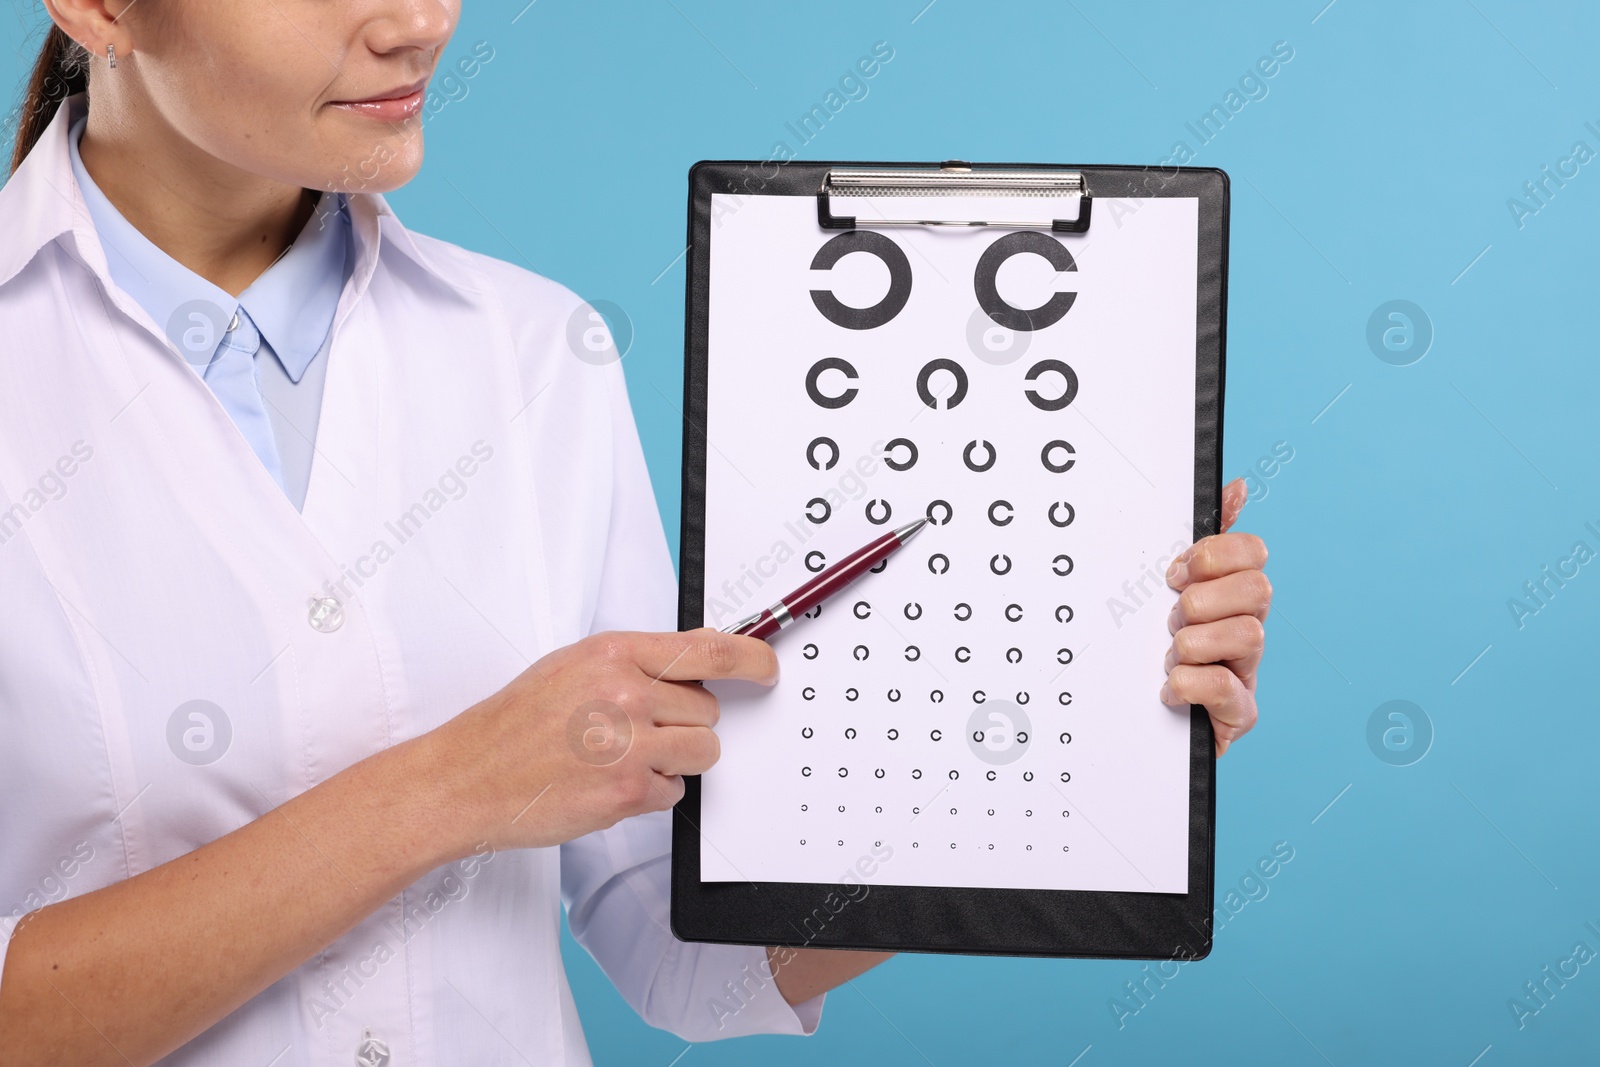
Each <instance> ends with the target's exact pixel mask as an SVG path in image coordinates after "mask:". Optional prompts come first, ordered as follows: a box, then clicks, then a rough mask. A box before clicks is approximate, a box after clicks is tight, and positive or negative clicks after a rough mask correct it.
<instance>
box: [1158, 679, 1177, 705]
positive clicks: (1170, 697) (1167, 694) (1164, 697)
mask: <svg viewBox="0 0 1600 1067" xmlns="http://www.w3.org/2000/svg"><path fill="white" fill-rule="evenodd" d="M1177 702H1178V695H1177V694H1176V693H1174V692H1173V691H1172V686H1170V685H1167V684H1166V683H1165V682H1163V683H1162V684H1161V703H1163V704H1176V703H1177Z"/></svg>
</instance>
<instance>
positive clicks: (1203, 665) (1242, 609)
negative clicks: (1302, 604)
mask: <svg viewBox="0 0 1600 1067" xmlns="http://www.w3.org/2000/svg"><path fill="white" fill-rule="evenodd" d="M1246 496H1247V491H1246V489H1245V483H1244V480H1243V479H1242V478H1236V479H1234V480H1233V481H1232V482H1229V483H1228V485H1227V486H1226V487H1225V488H1224V489H1223V490H1222V531H1223V532H1221V533H1216V534H1212V535H1211V536H1209V537H1202V538H1201V539H1200V540H1198V541H1196V542H1195V543H1194V544H1192V545H1190V546H1189V547H1188V548H1186V549H1184V550H1183V551H1182V552H1181V553H1179V554H1178V557H1177V558H1176V559H1174V560H1173V561H1172V566H1171V567H1170V568H1169V569H1168V571H1167V584H1168V585H1170V586H1171V587H1172V588H1174V589H1177V590H1179V595H1178V602H1177V604H1175V605H1174V606H1173V608H1172V614H1171V615H1170V616H1168V618H1167V629H1168V630H1169V631H1171V633H1172V647H1171V648H1170V649H1169V650H1168V651H1167V660H1166V670H1167V681H1166V684H1165V685H1163V686H1162V687H1161V702H1162V703H1163V704H1173V705H1188V704H1202V705H1204V706H1205V708H1206V710H1207V711H1208V712H1210V714H1211V725H1212V728H1213V730H1214V731H1215V733H1216V737H1217V755H1218V756H1221V755H1222V754H1223V753H1224V752H1226V751H1227V750H1228V746H1229V745H1230V744H1232V743H1233V742H1234V741H1237V740H1238V739H1239V738H1240V737H1243V736H1244V735H1245V734H1246V733H1248V732H1249V730H1250V728H1251V727H1252V726H1254V725H1255V724H1256V671H1257V669H1258V668H1259V667H1260V665H1261V651H1262V648H1263V647H1264V645H1265V640H1266V637H1265V634H1266V631H1265V628H1264V627H1263V625H1262V624H1263V623H1264V622H1265V621H1266V618H1267V612H1268V610H1269V609H1270V608H1271V606H1272V583H1271V582H1269V581H1268V580H1267V576H1266V575H1265V574H1264V573H1263V572H1262V567H1263V566H1265V565H1266V562H1267V546H1266V545H1265V544H1264V543H1263V542H1262V540H1261V538H1259V537H1257V536H1256V535H1255V534H1247V533H1228V532H1227V531H1228V530H1229V528H1230V527H1232V526H1233V524H1234V521H1235V520H1236V519H1238V517H1239V512H1240V511H1241V510H1242V509H1243V508H1244V504H1245V499H1246Z"/></svg>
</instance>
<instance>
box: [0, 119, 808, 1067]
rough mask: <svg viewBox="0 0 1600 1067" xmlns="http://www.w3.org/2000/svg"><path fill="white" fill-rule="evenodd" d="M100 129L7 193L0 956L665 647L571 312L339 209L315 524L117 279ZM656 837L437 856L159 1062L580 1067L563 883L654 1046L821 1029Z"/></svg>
mask: <svg viewBox="0 0 1600 1067" xmlns="http://www.w3.org/2000/svg"><path fill="white" fill-rule="evenodd" d="M83 106H84V99H83V97H82V96H78V97H73V98H71V99H70V100H69V101H68V103H67V106H65V107H64V108H63V109H62V111H61V112H60V113H58V114H57V116H56V117H55V119H54V121H53V122H52V123H51V124H50V126H49V128H48V130H47V131H46V132H45V134H44V137H43V139H42V141H41V142H40V143H39V144H38V145H37V146H36V147H35V149H34V150H33V152H32V153H31V154H30V155H29V157H28V159H27V160H26V162H25V163H24V164H23V166H22V168H21V169H20V170H19V172H18V173H17V174H16V175H15V176H14V177H13V178H12V180H11V181H10V182H9V183H8V184H7V185H6V186H5V187H4V188H3V189H0V736H3V738H4V740H3V743H0V965H3V960H4V946H5V944H6V939H7V938H9V935H10V934H11V932H12V930H13V929H14V927H15V922H16V919H17V917H18V916H19V915H21V914H22V913H24V912H26V911H29V910H32V909H33V908H34V907H38V906H40V905H42V904H46V903H49V902H52V901H54V900H59V899H62V898H63V897H64V896H67V895H76V894H81V893H84V892H87V891H89V890H92V889H96V888H99V887H101V886H105V885H108V884H111V883H113V882H116V881H119V880H121V879H124V878H128V877H130V876H133V875H137V874H139V873H140V872H143V871H146V870H149V869H150V868H152V867H154V866H156V865H158V864H161V863H164V862H166V861H168V860H171V859H173V858H175V857H177V856H181V855H183V854H184V853H186V852H189V851H191V850H193V849H195V848H197V847H199V846H201V845H203V844H205V843H207V842H209V841H212V840H214V839H215V838H217V837H219V836H221V835H223V834H226V833H228V832H229V831H231V830H233V829H235V828H237V827H239V826H241V825H243V824H244V823H246V822H249V821H251V820H253V819H256V818H258V817H260V816H261V815H262V814H263V813H265V812H266V811H268V810H269V809H270V808H272V807H274V806H276V805H278V804H280V803H282V802H283V801H285V800H287V799H288V798H290V797H292V796H294V795H296V794H298V793H300V792H302V791H303V790H306V789H309V788H311V787H313V786H315V785H316V784H317V783H319V782H321V781H323V780H325V779H327V778H328V777H330V776H331V775H333V774H335V773H336V772H338V771H339V770H340V769H342V768H344V767H346V766H349V765H350V764H352V763H354V762H356V761H357V760H360V759H362V758H363V757H365V756H368V755H370V754H372V753H374V752H377V751H379V750H380V749H383V748H384V747H386V746H388V745H391V744H394V743H395V742H398V741H400V740H402V739H405V738H409V737H413V736H416V735H418V734H420V733H423V732H424V731H427V730H429V729H432V728H433V727H435V726H438V725H439V724H440V723H442V722H444V721H446V720H447V719H449V718H450V717H452V716H453V715H455V714H456V713H458V712H459V711H461V710H462V709H464V708H466V707H468V706H469V705H471V704H473V703H474V702H476V701H478V700H480V699H481V698H483V697H485V696H487V695H489V694H490V693H492V692H494V691H495V690H496V689H498V688H500V687H501V686H502V685H503V684H505V682H507V681H508V680H510V679H511V678H512V677H514V676H515V675H516V674H517V673H519V672H520V671H521V670H523V669H524V668H525V667H526V666H527V665H528V664H529V663H530V662H531V661H533V660H535V659H537V658H538V657H540V656H542V655H544V654H545V653H547V652H549V651H550V650H552V649H555V648H557V647H559V646H562V645H565V644H569V643H571V642H573V641H575V640H577V639H579V638H580V637H582V636H584V635H585V634H587V633H590V632H593V631H595V630H600V629H610V628H630V629H646V628H650V629H675V628H676V619H675V591H674V588H673V575H672V570H671V565H670V560H669V557H668V551H667V546H666V540H665V537H664V536H663V533H662V528H661V523H660V518H659V515H658V513H657V511H656V506H655V502H654V498H653V496H652V494H651V490H650V483H649V478H648V474H647V472H646V468H645V465H644V460H643V456H642V453H641V451H640V447H639V442H638V437H637V433H636V430H635V428H634V424H633V421H632V414H631V410H630V408H629V404H628V398H627V393H626V391H625V387H624V383H623V376H622V370H621V366H620V363H617V362H609V363H606V362H594V361H592V360H585V359H581V358H578V357H577V355H575V353H574V350H573V348H572V346H571V345H570V343H569V340H568V329H567V328H568V323H569V320H570V319H571V318H572V316H573V315H574V314H575V313H576V314H579V315H583V314H584V312H585V309H584V308H583V306H582V305H581V303H580V302H579V301H578V299H577V298H576V297H574V296H573V295H572V294H571V293H570V292H568V291H567V290H566V289H564V288H562V287H560V286H559V285H556V284H554V283H552V282H550V281H547V280H545V279H543V278H541V277H539V276H537V275H534V274H531V273H529V272H527V271H525V270H522V269H520V268H518V267H514V266H511V265H509V264H507V263H504V262H500V261H498V260H494V259H491V258H489V257H487V256H483V255H478V254H474V253H471V252H467V251H465V250H463V249H461V248H458V247H456V246H454V245H450V244H447V243H445V242H442V241H438V240H434V239H431V238H428V237H424V236H421V235H417V234H411V233H409V232H407V231H406V230H405V229H404V228H403V227H402V226H401V225H400V223H399V221H398V220H397V219H396V218H395V216H394V215H393V213H392V212H391V211H390V210H389V208H388V206H387V205H386V204H385V202H384V200H383V198H382V197H381V196H377V195H372V194H354V195H353V196H352V197H351V208H352V221H353V228H354V233H355V241H356V249H357V251H356V263H355V268H354V273H353V275H352V277H351V278H350V280H349V283H348V284H347V286H346V288H345V291H344V293H343V295H342V297H341V300H340V303H339V307H338V312H337V315H336V318H335V320H334V325H333V340H332V345H331V349H330V352H329V355H328V358H329V360H330V363H329V366H328V373H327V382H326V386H325V395H324V399H323V403H322V414H321V424H320V427H319V429H318V433H317V437H316V448H317V453H316V458H315V461H314V464H313V467H312V471H311V478H310V486H309V490H308V493H307V496H306V501H305V507H304V510H303V512H296V510H295V508H294V507H293V505H292V504H290V502H289V501H288V500H287V499H286V498H285V497H284V495H283V493H282V492H281V491H280V490H279V489H278V487H277V485H276V484H275V483H274V482H273V480H272V478H271V477H270V476H269V475H268V473H267V472H266V470H265V469H264V468H263V467H262V465H261V463H260V461H259V460H258V459H257V458H256V456H255V455H254V453H253V452H252V451H251V450H250V447H249V445H248V443H247V442H246V441H245V439H244V437H243V436H242V435H241V434H240V433H239V431H238V430H237V429H236V428H235V426H234V424H233V422H232V421H231V420H230V419H229V417H228V415H227V413H226V412H225V411H224V410H223V408H222V406H221V405H220V404H219V403H218V402H217V400H216V398H215V397H214V396H212V394H211V392H210V391H209V390H208V389H207V387H206V384H205V382H204V381H203V380H202V379H201V378H200V377H199V375H198V374H196V373H195V370H194V368H193V367H191V366H190V365H189V364H188V363H187V362H186V361H185V360H184V359H183V357H182V356H181V355H180V354H179V353H178V352H177V351H175V350H174V349H173V347H172V346H171V345H170V344H169V343H168V342H167V341H166V339H165V332H164V329H163V327H164V326H165V325H166V324H164V323H155V322H152V321H151V320H150V318H149V316H148V315H147V314H146V313H145V311H144V310H143V309H142V308H141V307H140V306H138V305H137V304H136V303H135V302H134V301H133V300H131V299H130V298H129V297H128V296H127V295H126V294H124V293H122V292H121V291H120V290H118V289H117V288H116V287H115V285H114V284H113V283H112V281H111V280H110V277H109V275H108V273H107V271H106V264H105V255H104V252H103V250H102V248H101V245H100V243H99V241H98V239H97V237H96V236H95V233H94V231H93V228H92V225H91V223H90V221H89V218H88V215H87V214H86V212H85V209H84V205H83V202H82V198H81V196H80V195H79V193H78V190H77V187H76V185H75V183H74V181H73V177H72V173H71V170H70V167H69V164H68V155H67V146H66V140H65V138H66V132H67V128H68V123H69V122H70V121H71V118H73V117H75V116H76V115H77V114H78V113H80V110H81V108H82V107H83ZM318 601H322V602H323V603H321V604H317V603H316V602H318ZM334 601H336V602H337V603H336V604H334V603H332V602H334ZM335 621H337V625H336V626H335V625H334V623H335ZM193 701H205V702H207V703H205V704H192V703H190V702H193ZM219 709H220V710H219ZM196 714H198V715H199V716H200V717H198V718H197V717H195V716H196ZM218 753H220V756H218V755H217V754H218ZM207 761H209V762H207ZM667 827H668V820H667V818H666V816H665V815H664V814H663V815H656V816H650V817H645V818H640V819H633V820H628V821H626V822H624V823H622V824H620V825H619V826H617V827H615V828H613V829H612V830H610V831H607V832H604V833H601V834H595V835H590V836H589V837H586V838H583V839H580V840H579V841H576V842H572V843H569V844H568V845H565V846H562V847H561V848H560V849H539V850H521V851H512V852H502V853H499V854H496V855H493V856H492V857H491V858H489V859H488V860H487V861H484V860H481V859H469V860H468V861H466V862H464V863H458V864H452V865H449V866H447V867H443V868H440V869H439V870H436V871H434V872H432V873H431V874H429V875H428V876H426V877H424V878H423V879H421V880H420V881H419V882H417V883H416V884H415V885H413V886H412V887H410V888H409V889H407V890H406V891H405V892H404V893H403V894H401V895H400V896H398V897H396V898H395V899H394V900H391V901H389V902H388V903H386V904H385V905H383V906H382V907H381V908H380V909H378V911H377V912H376V913H375V914H373V915H372V916H371V917H370V918H368V919H367V920H365V921H364V922H362V923H361V924H360V925H359V926H357V927H356V929H355V930H353V931H352V932H351V933H349V934H348V935H347V936H345V937H342V938H340V939H339V940H338V941H336V942H335V943H333V944H332V945H330V946H329V947H328V949H327V950H326V951H325V952H324V953H321V954H319V955H317V956H315V957H313V958H312V959H311V960H310V961H309V962H307V963H306V964H305V965H304V966H302V967H300V968H299V969H297V970H295V971H294V972H292V973H291V974H289V975H288V976H286V977H285V978H283V979H282V980H281V981H279V982H277V983H275V984H274V985H273V986H271V987H270V988H269V989H267V990H266V991H264V992H263V993H261V994H260V995H259V996H257V997H255V998H254V999H253V1000H251V1001H250V1002H249V1003H248V1004H246V1005H245V1006H244V1007H242V1008H241V1009H240V1010H238V1011H236V1012H235V1013H233V1014H232V1015H231V1016H229V1017H228V1018H227V1019H225V1020H224V1021H223V1022H221V1023H220V1024H218V1025H217V1026H216V1027H214V1028H213V1029H212V1030H210V1031H208V1032H207V1033H206V1034H204V1035H202V1036H201V1037H200V1038H198V1039H197V1040H195V1041H194V1042H192V1043H191V1044H189V1045H187V1046H185V1048H184V1049H182V1050H180V1051H179V1052H178V1053H176V1054H174V1055H173V1056H172V1057H171V1058H170V1060H169V1061H168V1062H171V1063H175V1064H201V1063H204V1064H208V1065H219V1064H238V1065H241V1067H262V1065H264V1064H266V1063H268V1062H271V1063H273V1064H274V1065H275V1067H300V1065H313V1064H316V1065H334V1064H337V1065H340V1067H343V1065H345V1064H350V1063H353V1062H356V1057H357V1055H358V1053H361V1052H362V1048H363V1045H362V1043H363V1042H364V1041H366V1040H367V1036H368V1032H369V1031H370V1033H371V1035H372V1038H373V1039H374V1040H375V1041H381V1042H382V1043H383V1044H384V1045H386V1046H387V1048H388V1049H389V1052H390V1059H389V1060H388V1062H389V1063H391V1064H395V1065H412V1064H417V1065H428V1064H447V1063H460V1064H481V1063H494V1062H513V1061H516V1060H517V1059H518V1058H519V1056H520V1057H521V1058H523V1059H525V1060H527V1061H528V1062H532V1063H538V1064H546V1063H556V1064H583V1063H588V1062H589V1057H588V1051H587V1048H586V1045H585V1043H584V1039H583V1035H582V1031H581V1029H580V1028H579V1023H578V1018H577V1015H576V1013H575V1011H574V1008H573V1004H572V999H571V995H570V993H569V991H568V986H567V982H566V979H565V976H564V974H563V971H562V965H561V957H560V948H559V930H560V913H559V903H558V902H559V900H560V899H561V895H562V893H563V891H564V892H565V894H566V899H567V900H568V902H569V903H570V906H571V922H572V926H573V929H574V933H575V934H576V935H577V936H578V937H579V939H580V940H581V941H583V942H584V943H585V944H586V946H587V947H588V948H589V950H590V951H591V952H592V953H593V954H594V955H595V956H596V958H597V959H598V960H599V961H600V963H601V965H602V966H603V967H605V969H606V970H607V972H608V973H609V974H610V976H611V977H612V979H613V981H615V982H616V983H617V985H618V987H619V988H620V990H621V991H622V993H623V994H624V996H625V997H627V999H628V1000H629V1001H630V1002H631V1003H632V1004H633V1005H634V1007H635V1008H636V1009H638V1010H639V1011H640V1012H641V1013H642V1014H643V1015H644V1017H645V1018H646V1019H647V1020H648V1021H650V1022H651V1023H653V1024H655V1025H658V1026H662V1027H664V1028H667V1029H671V1030H673V1031H675V1032H677V1033H679V1034H681V1035H683V1036H685V1037H687V1038H690V1039H706V1038H714V1037H723V1036H730V1035H732V1034H738V1033H750V1032H782V1033H801V1032H810V1030H811V1029H813V1028H814V1027H815V1025H816V1022H817V1015H818V1013H819V1012H820V1007H821V1003H820V998H818V1000H815V1001H812V1002H809V1003H808V1004H806V1005H802V1006H801V1008H800V1011H799V1014H797V1013H796V1011H795V1010H794V1009H791V1008H789V1006H788V1005H787V1004H785V1003H784V1002H783V1000H782V998H781V997H780V996H779V995H778V993H777V991H776V988H775V987H774V986H773V984H772V983H771V982H770V981H766V982H762V981H761V980H760V975H759V974H758V973H757V972H758V971H759V961H760V960H761V959H762V958H763V952H762V950H761V949H760V948H755V947H736V946H717V947H713V946H700V945H685V944H682V943H680V942H677V941H676V940H675V939H673V938H672V937H671V935H670V933H669V932H668V930H667V929H666V925H665V924H666V903H667V877H666V870H667V860H666V853H667V848H668V840H667V834H668V830H667ZM331 859H332V860H336V859H337V857H332V858H331ZM329 876H330V877H337V874H335V873H334V872H333V871H331V870H330V872H329ZM260 921H261V922H263V923H268V924H270V923H271V922H272V921H273V920H272V917H271V916H270V915H263V916H261V917H260ZM753 977H754V978H755V980H754V981H752V978H753ZM729 982H732V983H733V987H730V986H729V985H728V984H727V983H729ZM734 987H736V990H737V991H736V990H735V988H734ZM135 993H136V991H135ZM714 1002H720V1003H721V1005H722V1008H721V1010H716V1009H715V1007H714ZM730 1008H732V1009H733V1010H732V1012H731V1013H730V1011H729V1009H730ZM719 1020H720V1024H721V1025H720V1026H719ZM508 1044H509V1045H510V1046H511V1047H510V1048H508V1047H507V1046H508ZM375 1049H376V1046H375V1045H373V1044H370V1043H369V1044H368V1045H367V1046H366V1049H365V1053H364V1054H366V1055H368V1056H369V1057H372V1056H374V1050H375ZM513 1049H514V1050H515V1052H513V1051H512V1050H513ZM280 1053H281V1056H280ZM274 1056H279V1058H278V1059H274V1058H273V1057H274ZM374 1061H375V1062H376V1059H375V1057H374Z"/></svg>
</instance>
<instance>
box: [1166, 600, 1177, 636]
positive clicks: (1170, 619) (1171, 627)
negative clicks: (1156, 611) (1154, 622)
mask: <svg viewBox="0 0 1600 1067" xmlns="http://www.w3.org/2000/svg"><path fill="white" fill-rule="evenodd" d="M1177 630H1178V605H1177V604H1174V605H1172V610H1171V611H1169V612H1167V633H1169V634H1170V633H1176V632H1177Z"/></svg>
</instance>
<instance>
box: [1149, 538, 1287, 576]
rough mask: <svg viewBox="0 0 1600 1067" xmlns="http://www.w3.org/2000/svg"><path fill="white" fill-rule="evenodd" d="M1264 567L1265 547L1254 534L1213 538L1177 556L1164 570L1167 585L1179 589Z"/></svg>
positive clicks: (1201, 541) (1206, 539)
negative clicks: (1237, 572)
mask: <svg viewBox="0 0 1600 1067" xmlns="http://www.w3.org/2000/svg"><path fill="white" fill-rule="evenodd" d="M1266 563H1267V546H1266V543H1265V542H1264V541H1262V540H1261V538H1259V537H1257V536H1256V535H1255V534H1247V533H1225V534H1212V535H1211V536H1210V537H1202V538H1201V539H1200V540H1198V541H1196V542H1195V543H1194V544H1192V545H1190V546H1189V547H1188V548H1186V549H1184V550H1183V551H1182V552H1180V553H1178V558H1177V559H1175V560H1173V561H1172V565H1171V566H1170V567H1168V568H1167V584H1168V585H1170V586H1172V588H1174V589H1182V588H1184V587H1185V586H1187V585H1189V584H1191V583H1193V582H1206V581H1210V580H1211V579H1213V578H1221V577H1222V576H1223V575H1224V574H1232V573H1234V572H1235V571H1247V570H1260V569H1261V568H1262V567H1264V566H1266Z"/></svg>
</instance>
